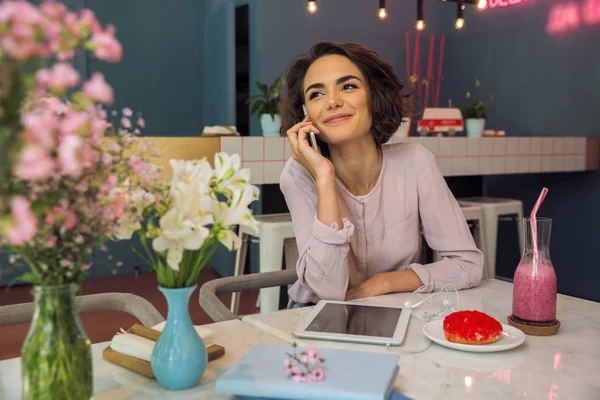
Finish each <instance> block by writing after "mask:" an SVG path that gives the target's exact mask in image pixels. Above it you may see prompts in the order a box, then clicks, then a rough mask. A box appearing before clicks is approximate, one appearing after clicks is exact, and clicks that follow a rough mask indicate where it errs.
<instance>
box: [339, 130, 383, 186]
mask: <svg viewBox="0 0 600 400" xmlns="http://www.w3.org/2000/svg"><path fill="white" fill-rule="evenodd" d="M329 152H330V153H331V162H332V163H333V166H334V167H335V173H336V175H337V177H338V178H339V179H340V181H342V183H343V184H344V185H345V186H346V188H347V189H348V191H350V193H352V194H353V195H355V196H362V195H365V194H368V193H369V192H370V191H371V190H373V188H374V187H375V185H376V184H377V180H378V179H379V174H380V173H381V167H382V165H383V154H382V151H381V148H380V147H379V146H377V144H376V143H375V139H373V136H371V135H365V136H363V137H362V138H359V139H356V140H353V141H351V142H348V143H343V144H336V145H333V146H332V145H330V146H329Z"/></svg>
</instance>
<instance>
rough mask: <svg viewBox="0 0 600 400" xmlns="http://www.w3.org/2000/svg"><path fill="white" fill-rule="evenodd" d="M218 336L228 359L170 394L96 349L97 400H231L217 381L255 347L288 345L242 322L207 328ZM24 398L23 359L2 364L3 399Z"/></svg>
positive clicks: (218, 361)
mask: <svg viewBox="0 0 600 400" xmlns="http://www.w3.org/2000/svg"><path fill="white" fill-rule="evenodd" d="M205 326H206V327H207V328H210V329H211V330H213V331H214V332H215V343H216V344H219V345H221V346H223V347H225V355H224V356H223V357H221V358H218V359H216V360H214V361H211V362H209V363H208V367H207V368H206V372H205V373H204V376H203V377H202V379H201V381H200V384H199V385H198V386H196V387H194V388H192V389H188V390H182V391H170V390H167V389H163V388H162V387H161V386H160V385H159V384H158V383H157V382H156V381H155V380H153V379H148V378H146V377H144V376H142V375H139V374H137V373H135V372H132V371H130V370H128V369H125V368H123V367H121V366H119V365H116V364H113V363H111V362H109V361H106V360H105V359H104V358H102V351H103V350H104V349H105V348H106V346H108V344H109V343H108V342H106V343H96V344H94V345H92V357H93V368H94V399H95V400H125V399H127V400H134V399H231V398H233V397H232V396H218V395H217V394H216V393H215V380H216V379H217V378H218V377H219V376H220V375H221V374H223V373H224V372H225V371H226V370H227V369H228V368H230V367H231V366H232V365H234V364H235V363H236V362H237V361H238V360H239V359H241V358H242V356H244V354H246V352H247V351H248V350H250V349H251V348H252V347H253V346H254V345H256V344H259V343H271V344H285V342H284V341H282V340H280V339H277V338H276V337H273V336H271V335H270V334H269V333H267V332H265V331H263V330H259V329H256V328H254V327H253V326H251V325H249V324H247V323H244V322H242V321H239V320H234V321H227V322H221V323H217V324H210V325H205ZM20 398H21V359H20V358H13V359H10V360H4V361H0V399H2V400H13V399H20Z"/></svg>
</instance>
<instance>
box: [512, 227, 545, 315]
mask: <svg viewBox="0 0 600 400" xmlns="http://www.w3.org/2000/svg"><path fill="white" fill-rule="evenodd" d="M551 230H552V219H550V218H536V221H535V228H534V229H532V224H531V218H524V219H523V240H524V241H525V243H524V244H525V246H524V251H523V256H522V258H521V261H520V263H519V266H518V267H517V270H516V271H515V276H514V281H513V284H514V286H513V304H512V318H513V320H515V321H516V322H521V323H525V324H531V325H554V324H555V323H556V273H555V272H554V267H553V265H552V261H551V260H550V233H551Z"/></svg>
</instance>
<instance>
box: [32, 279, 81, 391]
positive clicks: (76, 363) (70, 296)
mask: <svg viewBox="0 0 600 400" xmlns="http://www.w3.org/2000/svg"><path fill="white" fill-rule="evenodd" d="M77 289H78V286H77V285H74V284H67V285H57V286H35V287H34V289H33V295H34V297H35V313H34V315H33V320H32V321H31V328H30V329H29V333H28V334H27V338H26V339H25V343H24V344H23V348H22V352H21V353H22V354H21V374H22V388H21V390H22V396H23V399H27V400H29V399H31V400H33V399H35V400H46V399H47V400H50V399H52V400H55V399H61V400H71V399H72V400H81V399H91V398H92V397H93V375H92V351H91V343H90V340H89V339H88V337H87V335H86V333H85V331H84V329H83V327H82V325H81V321H80V319H79V313H78V310H77V305H76V303H75V293H76V292H77Z"/></svg>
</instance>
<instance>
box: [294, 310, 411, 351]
mask: <svg viewBox="0 0 600 400" xmlns="http://www.w3.org/2000/svg"><path fill="white" fill-rule="evenodd" d="M409 318H410V312H409V311H408V310H407V309H403V308H402V307H401V306H381V305H374V304H366V303H355V302H348V301H333V300H321V301H319V303H318V304H317V305H316V306H315V307H314V308H313V309H312V310H311V312H310V313H309V314H308V315H307V316H306V317H304V319H303V320H302V322H301V323H300V325H298V327H297V328H296V330H295V331H294V332H293V334H294V336H297V337H301V338H307V339H322V340H335V341H342V342H357V343H369V344H382V345H390V346H399V345H400V344H402V341H403V340H404V335H405V333H406V328H407V327H408V320H409Z"/></svg>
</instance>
